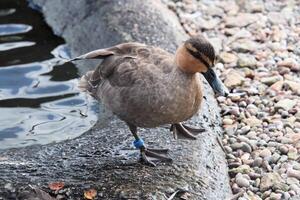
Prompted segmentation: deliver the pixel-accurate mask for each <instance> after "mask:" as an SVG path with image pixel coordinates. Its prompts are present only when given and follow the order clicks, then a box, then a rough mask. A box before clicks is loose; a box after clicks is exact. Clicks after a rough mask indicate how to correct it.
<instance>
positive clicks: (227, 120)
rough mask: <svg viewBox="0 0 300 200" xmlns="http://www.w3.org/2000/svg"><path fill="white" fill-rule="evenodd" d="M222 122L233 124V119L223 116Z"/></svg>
mask: <svg viewBox="0 0 300 200" xmlns="http://www.w3.org/2000/svg"><path fill="white" fill-rule="evenodd" d="M223 124H224V125H231V124H233V120H232V119H229V118H225V119H223Z"/></svg>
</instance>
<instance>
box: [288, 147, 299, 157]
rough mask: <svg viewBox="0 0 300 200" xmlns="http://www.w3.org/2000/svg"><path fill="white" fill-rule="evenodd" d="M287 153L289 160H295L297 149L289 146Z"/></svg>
mask: <svg viewBox="0 0 300 200" xmlns="http://www.w3.org/2000/svg"><path fill="white" fill-rule="evenodd" d="M287 155H288V158H289V159H290V160H296V159H297V158H298V151H297V149H296V148H290V149H289V152H288V154H287Z"/></svg>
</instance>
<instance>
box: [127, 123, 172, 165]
mask: <svg viewBox="0 0 300 200" xmlns="http://www.w3.org/2000/svg"><path fill="white" fill-rule="evenodd" d="M127 125H128V127H129V129H130V131H131V133H132V135H133V137H134V138H135V141H134V142H133V144H134V146H135V147H136V148H137V149H140V152H141V154H140V155H141V160H142V162H143V163H145V164H147V165H150V166H156V165H155V163H154V162H152V161H151V160H150V159H149V158H148V157H152V158H156V159H159V160H162V161H166V162H172V159H171V158H169V157H167V156H164V155H162V154H166V153H167V152H168V149H151V148H146V147H145V145H144V141H143V140H142V139H140V138H139V136H138V135H137V127H136V126H135V125H132V124H130V123H127Z"/></svg>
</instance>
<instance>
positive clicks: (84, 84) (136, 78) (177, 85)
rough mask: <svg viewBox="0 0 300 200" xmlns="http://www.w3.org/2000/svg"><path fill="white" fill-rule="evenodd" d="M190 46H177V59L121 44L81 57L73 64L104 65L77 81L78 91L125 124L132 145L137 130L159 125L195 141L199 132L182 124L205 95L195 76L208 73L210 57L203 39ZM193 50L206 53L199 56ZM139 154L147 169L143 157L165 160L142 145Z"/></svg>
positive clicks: (159, 51)
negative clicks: (97, 61)
mask: <svg viewBox="0 0 300 200" xmlns="http://www.w3.org/2000/svg"><path fill="white" fill-rule="evenodd" d="M190 41H191V42H189V40H188V41H186V42H185V43H184V44H183V45H182V46H180V47H179V48H178V50H177V52H176V55H175V56H174V55H173V54H171V53H169V52H167V51H165V50H162V49H160V48H158V47H153V46H147V45H144V44H140V43H124V44H120V45H117V46H113V47H110V48H107V49H100V50H96V51H92V52H90V53H87V54H85V55H82V56H79V57H77V58H75V59H73V60H79V59H91V58H101V59H103V62H102V63H101V64H100V65H99V66H98V67H97V68H96V69H95V70H94V71H89V72H88V73H87V74H86V75H84V76H83V77H82V78H81V80H80V83H79V88H81V89H82V90H83V91H87V92H89V93H90V94H91V95H92V96H93V97H95V98H97V99H98V100H101V101H102V103H103V104H104V105H105V106H106V107H107V108H109V109H110V110H111V111H112V112H113V113H114V114H115V115H117V116H118V117H119V118H120V119H122V120H124V121H125V122H126V123H127V124H128V125H129V128H130V130H131V132H132V133H133V135H134V137H135V138H136V140H139V138H138V136H137V133H136V129H137V127H148V128H150V127H156V126H159V125H163V124H172V131H173V132H174V134H175V135H180V134H181V135H183V136H185V137H187V138H190V139H195V136H194V135H193V134H192V133H193V132H194V133H196V132H197V131H199V130H197V129H193V128H190V127H187V126H184V125H181V124H180V122H182V121H185V120H187V119H189V118H191V117H192V116H193V115H194V114H195V113H196V112H197V111H198V110H199V108H200V105H201V101H202V96H203V95H202V90H201V82H200V78H199V73H197V72H202V73H205V72H207V71H208V70H209V68H210V67H211V66H208V65H209V64H210V65H212V63H214V51H213V48H212V46H211V45H210V44H209V43H208V42H207V41H206V40H205V39H203V38H200V39H197V38H193V40H191V39H190ZM201 44H202V45H201ZM203 45H205V48H203ZM197 47H201V48H202V49H204V51H203V50H202V51H201V52H198V50H199V48H197ZM201 48H200V49H201ZM205 49H206V51H205ZM212 51H213V52H212ZM197 55H199V58H197ZM200 57H201V58H200ZM212 57H213V58H212ZM203 59H205V61H203ZM211 59H213V60H211ZM214 81H215V79H214ZM138 148H140V149H141V153H142V158H143V160H144V161H145V162H146V163H148V164H152V165H153V163H152V162H151V161H149V160H148V159H147V157H146V155H148V156H149V155H150V154H151V155H152V157H158V158H160V159H167V158H166V157H163V156H161V155H158V154H157V150H156V151H155V150H152V151H147V149H146V148H145V146H144V145H143V146H142V147H138ZM155 152H156V153H155ZM153 153H154V154H155V155H153ZM160 153H161V152H160ZM151 155H150V156H151Z"/></svg>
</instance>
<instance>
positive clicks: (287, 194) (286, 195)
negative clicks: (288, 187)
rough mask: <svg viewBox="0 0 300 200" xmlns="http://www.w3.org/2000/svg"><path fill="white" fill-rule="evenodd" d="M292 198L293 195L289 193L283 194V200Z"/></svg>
mask: <svg viewBox="0 0 300 200" xmlns="http://www.w3.org/2000/svg"><path fill="white" fill-rule="evenodd" d="M290 198H291V195H290V194H289V193H288V192H284V193H283V200H289V199H290Z"/></svg>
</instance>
